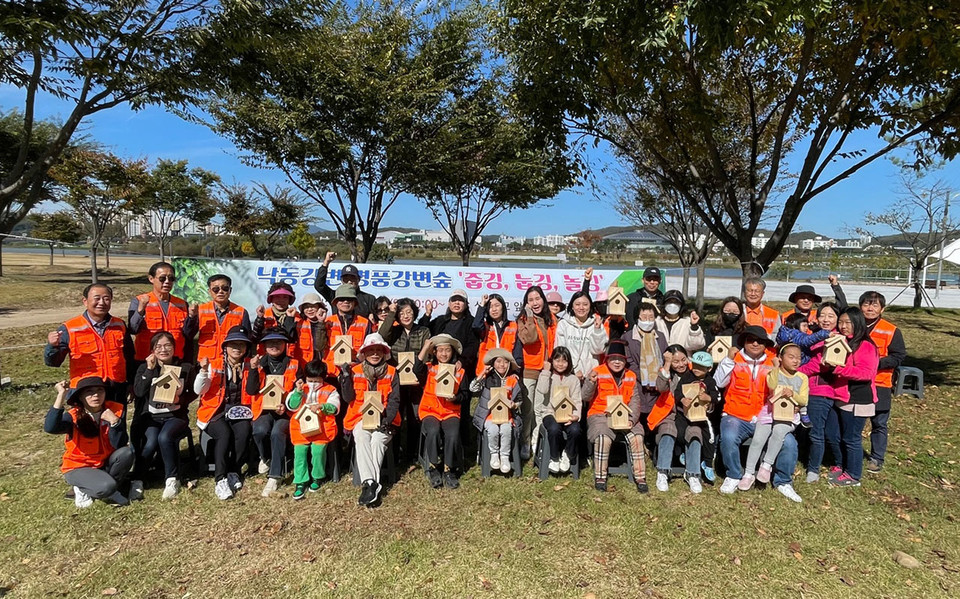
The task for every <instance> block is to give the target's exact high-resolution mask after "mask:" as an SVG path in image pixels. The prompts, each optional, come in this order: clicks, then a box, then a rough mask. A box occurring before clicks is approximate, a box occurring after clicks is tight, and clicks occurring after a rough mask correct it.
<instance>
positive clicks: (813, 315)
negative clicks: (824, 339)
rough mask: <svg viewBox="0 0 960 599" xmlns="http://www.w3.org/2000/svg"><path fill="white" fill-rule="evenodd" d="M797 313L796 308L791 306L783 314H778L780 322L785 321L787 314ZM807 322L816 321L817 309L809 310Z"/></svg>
mask: <svg viewBox="0 0 960 599" xmlns="http://www.w3.org/2000/svg"><path fill="white" fill-rule="evenodd" d="M797 313H798V312H797V309H796V308H793V309H791V310H787V311H786V312H784V313H783V314H781V315H780V322H781V323H784V322H786V320H787V317H788V316H790V315H792V314H797ZM807 322H809V323H814V322H817V310H816V309H812V310H810V313H809V314H807ZM764 328H766V327H764Z"/></svg>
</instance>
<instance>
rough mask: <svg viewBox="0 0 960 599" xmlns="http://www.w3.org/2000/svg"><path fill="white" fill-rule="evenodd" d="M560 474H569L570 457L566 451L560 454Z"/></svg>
mask: <svg viewBox="0 0 960 599" xmlns="http://www.w3.org/2000/svg"><path fill="white" fill-rule="evenodd" d="M560 472H570V456H568V455H567V452H566V451H564V452H563V453H561V454H560Z"/></svg>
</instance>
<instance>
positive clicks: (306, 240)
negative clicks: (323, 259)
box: [287, 223, 317, 258]
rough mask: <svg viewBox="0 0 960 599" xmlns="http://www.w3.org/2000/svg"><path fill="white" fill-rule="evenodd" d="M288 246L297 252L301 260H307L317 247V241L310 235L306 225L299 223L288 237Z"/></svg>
mask: <svg viewBox="0 0 960 599" xmlns="http://www.w3.org/2000/svg"><path fill="white" fill-rule="evenodd" d="M287 244H288V245H290V247H292V248H293V249H294V250H296V251H297V254H298V255H299V257H300V258H305V257H306V256H307V255H308V254H310V252H312V251H313V249H314V248H315V247H317V240H316V238H315V237H314V236H313V235H311V234H310V231H309V229H308V228H307V225H306V223H298V224H297V226H296V227H294V228H293V231H290V234H289V235H287Z"/></svg>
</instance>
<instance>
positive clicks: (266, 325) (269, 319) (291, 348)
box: [257, 306, 300, 358]
mask: <svg viewBox="0 0 960 599" xmlns="http://www.w3.org/2000/svg"><path fill="white" fill-rule="evenodd" d="M287 318H290V317H289V316H288V317H287ZM293 318H294V320H295V321H296V323H297V328H300V315H299V314H297V315H296V316H294V317H293ZM278 326H280V325H279V324H278V323H277V319H276V317H275V316H274V315H273V306H270V307H268V308H267V309H266V310H264V313H263V330H264V331H266V330H267V329H272V328H273V327H278ZM257 353H258V354H260V355H261V356H262V355H264V354H266V353H267V349H266V348H265V347H264V345H263V343H260V344H258V345H257ZM287 355H288V356H290V357H291V358H295V357H297V345H296V344H295V343H290V342H287Z"/></svg>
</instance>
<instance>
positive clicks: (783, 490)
mask: <svg viewBox="0 0 960 599" xmlns="http://www.w3.org/2000/svg"><path fill="white" fill-rule="evenodd" d="M777 491H780V494H781V495H783V496H784V497H786V498H787V499H789V500H790V501H795V502H796V503H802V502H803V499H802V498H801V497H800V496H799V495H797V492H796V491H794V490H793V485H791V484H786V485H780V486H779V487H777Z"/></svg>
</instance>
